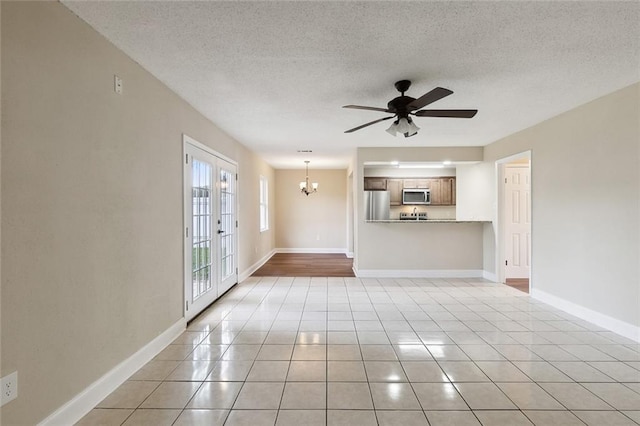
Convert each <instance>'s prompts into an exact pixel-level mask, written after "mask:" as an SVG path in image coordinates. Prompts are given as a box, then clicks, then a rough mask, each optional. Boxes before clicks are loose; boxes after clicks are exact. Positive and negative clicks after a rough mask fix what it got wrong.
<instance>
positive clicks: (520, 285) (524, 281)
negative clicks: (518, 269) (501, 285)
mask: <svg viewBox="0 0 640 426" xmlns="http://www.w3.org/2000/svg"><path fill="white" fill-rule="evenodd" d="M505 281H506V282H505V284H506V285H508V286H509V287H513V288H515V289H518V290H520V291H523V292H525V293H527V294H528V293H529V278H507V279H506V280H505Z"/></svg>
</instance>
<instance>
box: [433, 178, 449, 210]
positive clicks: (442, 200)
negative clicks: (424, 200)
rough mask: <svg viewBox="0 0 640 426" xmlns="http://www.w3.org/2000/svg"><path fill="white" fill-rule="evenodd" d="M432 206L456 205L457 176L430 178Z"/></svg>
mask: <svg viewBox="0 0 640 426" xmlns="http://www.w3.org/2000/svg"><path fill="white" fill-rule="evenodd" d="M429 185H430V186H429V189H431V205H432V206H455V205H456V178H455V177H439V178H433V179H429Z"/></svg>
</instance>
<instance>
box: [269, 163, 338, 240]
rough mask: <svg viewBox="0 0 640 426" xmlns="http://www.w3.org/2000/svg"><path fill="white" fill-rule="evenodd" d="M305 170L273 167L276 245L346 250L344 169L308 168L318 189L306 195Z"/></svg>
mask: <svg viewBox="0 0 640 426" xmlns="http://www.w3.org/2000/svg"><path fill="white" fill-rule="evenodd" d="M304 178H305V171H304V170H276V172H275V182H276V184H275V192H276V194H277V195H276V202H275V205H276V211H277V212H278V214H277V218H276V247H277V248H278V249H304V250H310V251H314V249H319V250H321V251H322V250H340V251H347V247H348V246H347V170H346V169H342V170H312V169H310V170H309V179H310V180H311V181H312V182H318V185H319V187H318V192H317V193H315V194H311V195H309V196H305V195H304V194H302V193H301V192H300V189H299V184H300V182H301V181H303V180H304Z"/></svg>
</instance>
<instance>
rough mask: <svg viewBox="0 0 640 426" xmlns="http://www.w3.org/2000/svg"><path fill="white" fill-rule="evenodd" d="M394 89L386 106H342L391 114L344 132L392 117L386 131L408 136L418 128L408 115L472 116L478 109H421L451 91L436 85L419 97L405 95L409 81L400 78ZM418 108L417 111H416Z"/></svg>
mask: <svg viewBox="0 0 640 426" xmlns="http://www.w3.org/2000/svg"><path fill="white" fill-rule="evenodd" d="M395 86H396V89H397V90H398V92H400V96H398V97H396V98H394V99H392V100H390V101H389V103H388V104H387V108H378V107H369V106H361V105H345V106H343V108H351V109H364V110H368V111H378V112H386V113H390V114H393V115H392V116H390V117H383V118H379V119H377V120H373V121H370V122H368V123H365V124H362V125H360V126H358V127H354V128H353V129H349V130H346V131H345V133H351V132H355V131H356V130H360V129H362V128H364V127H368V126H370V125H372V124H376V123H379V122H381V121H384V120H390V119H392V118H396V117H397V119H396V120H395V121H394V122H393V124H392V125H391V126H389V128H388V129H387V133H389V134H390V135H392V136H396V134H397V133H402V134H403V135H404V137H406V138H408V137H410V136H414V135H416V134H417V133H418V130H420V128H419V127H418V126H416V125H415V123H414V122H413V120H412V119H411V117H410V115H413V116H415V117H441V118H443V117H444V118H472V117H474V116H475V115H476V114H477V112H478V110H476V109H423V110H421V108H424V107H425V106H427V105H429V104H431V103H433V102H435V101H438V100H440V99H442V98H444V97H446V96H449V95H451V94H452V93H453V91H451V90H449V89H445V88H444V87H436V88H435V89H433V90H431V91H430V92H427V93H425V94H424V95H422V96H420V97H419V98H417V99H416V98H412V97H411V96H405V95H404V93H405V92H406V91H407V90H409V87H411V81H409V80H400V81H397V82H396V83H395ZM418 110H419V111H418Z"/></svg>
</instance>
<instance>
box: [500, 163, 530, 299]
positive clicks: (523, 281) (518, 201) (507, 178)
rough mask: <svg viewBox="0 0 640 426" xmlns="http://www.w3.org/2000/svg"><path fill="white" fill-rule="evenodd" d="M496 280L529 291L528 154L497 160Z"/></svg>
mask: <svg viewBox="0 0 640 426" xmlns="http://www.w3.org/2000/svg"><path fill="white" fill-rule="evenodd" d="M498 170H499V173H498V176H499V179H498V183H499V185H500V190H499V191H498V194H499V203H498V205H499V208H498V211H499V218H498V222H499V227H498V229H499V235H498V236H497V239H498V257H497V259H498V269H497V270H498V271H499V280H500V282H503V283H505V284H507V285H509V286H511V287H514V288H517V289H518V290H521V291H524V292H526V293H529V291H530V288H531V284H532V283H531V154H530V152H526V153H522V154H518V155H515V156H511V157H508V158H505V159H503V160H500V161H499V162H498Z"/></svg>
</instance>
